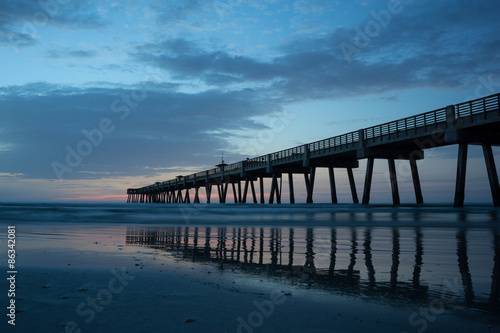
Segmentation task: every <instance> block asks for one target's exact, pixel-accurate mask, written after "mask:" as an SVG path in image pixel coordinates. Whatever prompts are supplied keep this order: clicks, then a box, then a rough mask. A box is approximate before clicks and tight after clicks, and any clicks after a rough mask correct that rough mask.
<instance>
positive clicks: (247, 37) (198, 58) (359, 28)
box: [0, 0, 500, 202]
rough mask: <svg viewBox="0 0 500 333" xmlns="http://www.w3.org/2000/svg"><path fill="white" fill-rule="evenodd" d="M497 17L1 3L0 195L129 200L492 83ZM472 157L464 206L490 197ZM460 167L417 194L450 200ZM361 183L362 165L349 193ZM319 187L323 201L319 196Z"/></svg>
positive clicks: (61, 1)
mask: <svg viewBox="0 0 500 333" xmlns="http://www.w3.org/2000/svg"><path fill="white" fill-rule="evenodd" d="M498 9H500V4H499V3H498V2H497V1H410V0H404V1H370V0H361V1H331V0H330V1H320V0H316V1H306V0H297V1H278V0H269V1H243V0H241V1H225V0H223V1H210V0H206V1H195V0H192V1H159V0H158V1H132V0H130V1H127V0H125V1H119V2H118V1H70V0H41V1H27V0H17V1H5V0H4V1H1V2H0V69H1V73H2V75H0V201H61V200H73V201H85V200H89V201H94V200H123V194H124V192H125V190H126V188H128V187H136V186H143V185H146V184H149V183H152V182H155V181H159V180H167V179H171V178H173V177H174V176H176V175H178V174H188V173H191V172H196V171H200V170H204V169H206V168H211V167H212V166H213V165H215V164H216V163H218V162H219V161H220V156H221V154H222V153H224V158H225V160H226V161H227V162H236V161H239V160H242V159H245V158H246V157H253V156H258V155H262V154H266V153H268V152H272V151H276V150H280V149H285V148H288V147H291V146H296V145H300V144H303V143H307V142H311V141H316V140H319V139H323V138H327V137H331V136H336V135H339V134H343V133H345V132H349V131H353V130H357V129H359V128H363V127H368V126H372V125H376V124H379V123H383V122H386V121H390V120H394V119H398V118H402V117H405V116H409V115H412V114H417V113H422V112H426V111H430V110H433V109H436V108H440V107H443V106H446V105H449V104H456V103H459V102H462V101H464V100H468V99H473V98H478V97H483V96H486V95H490V94H493V93H497V92H499V91H500V66H499V65H498V64H499V60H500V59H499V58H500V52H499V51H500V40H499V39H500V37H499V36H500V26H499V25H498V23H497V16H498ZM495 152H498V151H497V150H496V149H495ZM76 155H78V156H76ZM480 157H481V152H480V151H479V150H476V149H471V156H470V165H469V169H468V174H467V177H468V184H467V193H468V194H467V197H466V201H470V202H471V201H489V200H490V197H489V193H488V187H487V186H488V185H487V179H486V177H485V175H486V173H485V170H483V169H484V167H483V165H482V164H484V163H483V161H482V160H481V159H480ZM455 161H456V147H449V148H442V149H440V150H436V151H435V152H430V151H429V152H427V155H426V159H425V160H424V161H420V162H419V166H420V171H421V178H422V182H423V191H424V199H426V201H427V202H432V201H451V200H452V199H453V193H452V190H453V182H454V174H455V167H456V166H455V164H456V162H455ZM377 162H378V161H377ZM497 164H498V163H497ZM404 168H405V165H403V164H401V166H400V169H401V170H400V171H401V172H402V176H401V177H400V180H401V183H402V184H401V191H402V199H403V201H406V202H412V201H413V200H414V199H413V198H412V196H411V188H410V187H409V181H408V180H407V179H406V178H405V175H404ZM386 169H387V167H386V163H382V162H378V163H376V170H375V175H374V182H375V183H374V187H373V191H374V193H378V192H380V193H379V195H378V196H377V194H374V195H373V196H372V198H374V200H376V198H380V201H386V202H389V201H390V198H389V197H390V193H388V191H387V188H386V187H387V186H388V185H387V184H388V181H387V179H386V176H385V174H386ZM363 175H364V162H363V161H362V162H361V167H360V168H359V169H358V170H356V174H355V176H356V181H357V183H358V186H359V192H360V193H361V186H362V182H363V180H364V176H363ZM338 178H339V179H338V180H337V183H338V184H339V187H340V188H343V186H346V184H347V182H346V180H345V175H344V173H343V171H339V172H338ZM325 179H326V178H325V175H324V173H323V172H320V173H319V177H318V180H319V181H318V191H317V193H316V196H317V200H316V201H326V200H327V197H328V195H327V192H328V190H327V187H326V185H325V183H326V182H325ZM345 193H346V196H345V197H343V196H342V195H340V197H341V199H342V198H346V199H345V201H346V202H348V196H349V194H348V192H345ZM443 198H445V199H443Z"/></svg>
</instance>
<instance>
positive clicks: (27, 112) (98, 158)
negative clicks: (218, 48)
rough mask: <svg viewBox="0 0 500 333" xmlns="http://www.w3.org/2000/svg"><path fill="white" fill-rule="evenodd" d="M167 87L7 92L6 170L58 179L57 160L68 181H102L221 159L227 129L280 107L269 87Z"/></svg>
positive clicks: (3, 98)
mask: <svg viewBox="0 0 500 333" xmlns="http://www.w3.org/2000/svg"><path fill="white" fill-rule="evenodd" d="M145 84H146V83H145ZM164 86H165V85H163V84H159V85H155V84H153V83H148V85H147V86H141V85H138V86H133V87H122V88H111V87H108V88H88V89H85V88H73V87H68V86H52V85H48V84H31V85H26V86H13V87H6V88H2V89H0V108H1V109H2V124H1V125H0V142H1V143H2V144H3V145H8V146H9V147H10V148H9V149H8V150H1V151H0V155H1V158H0V171H1V172H2V173H5V174H7V173H11V174H14V173H22V174H23V175H24V176H25V177H26V178H38V179H55V178H58V177H57V173H56V172H55V171H54V162H57V163H56V165H57V167H58V168H59V169H58V170H62V172H61V173H60V174H62V175H63V177H62V178H64V179H79V178H86V179H91V178H94V179H95V178H100V177H102V175H106V177H109V176H110V175H113V176H119V175H128V176H131V175H132V176H133V175H136V176H138V175H146V174H148V175H150V174H151V170H152V169H154V168H165V167H172V166H184V167H186V166H192V165H198V164H199V161H200V160H204V161H210V160H213V162H214V164H215V163H216V162H218V159H219V154H220V151H221V150H224V149H225V148H227V147H228V142H227V137H225V136H224V134H225V133H227V132H228V131H234V130H237V131H241V130H245V129H248V130H252V129H260V128H262V125H261V124H259V123H257V122H254V121H252V120H250V118H251V117H252V116H255V115H265V114H270V113H273V112H276V111H278V110H279V108H280V106H279V105H278V104H276V103H274V102H272V100H270V99H268V98H267V97H266V92H265V91H260V92H259V91H253V90H251V89H245V90H240V91H228V92H221V91H205V92H200V93H195V94H186V93H180V92H176V91H174V90H170V91H169V90H165V89H164ZM23 90H24V91H23ZM21 91H23V93H20V94H19V92H21ZM103 122H104V123H103ZM103 124H104V125H103ZM75 152H76V153H78V154H77V155H78V156H75V155H76V153H75ZM68 155H70V156H69V157H68ZM200 156H202V157H200ZM203 156H204V157H203ZM233 158H235V159H236V158H241V156H238V155H233ZM68 159H69V162H68ZM146 166H148V168H146ZM61 167H62V169H61ZM66 167H69V168H66ZM69 169H71V170H69ZM69 171H71V172H69Z"/></svg>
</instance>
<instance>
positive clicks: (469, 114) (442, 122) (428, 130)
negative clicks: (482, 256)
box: [127, 94, 500, 207]
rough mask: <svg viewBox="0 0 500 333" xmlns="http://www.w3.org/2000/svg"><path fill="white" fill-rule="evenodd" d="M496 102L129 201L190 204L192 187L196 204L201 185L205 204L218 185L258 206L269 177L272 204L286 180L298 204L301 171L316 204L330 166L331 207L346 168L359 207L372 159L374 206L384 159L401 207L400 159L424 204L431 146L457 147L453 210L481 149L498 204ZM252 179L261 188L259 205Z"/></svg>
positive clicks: (136, 192)
mask: <svg viewBox="0 0 500 333" xmlns="http://www.w3.org/2000/svg"><path fill="white" fill-rule="evenodd" d="M499 105H500V94H495V95H491V96H488V97H484V98H479V99H476V100H472V101H468V102H464V103H460V104H456V105H450V106H447V107H444V108H441V109H437V110H434V111H430V112H426V113H422V114H418V115H415V116H411V117H407V118H403V119H399V120H395V121H391V122H388V123H384V124H381V125H376V126H372V127H368V128H364V129H360V130H358V131H354V132H350V133H346V134H342V135H339V136H335V137H332V138H328V139H324V140H320V141H316V142H312V143H308V144H304V145H301V146H298V147H293V148H289V149H285V150H281V151H278V152H274V153H270V154H266V155H263V156H259V157H254V158H249V159H246V160H244V161H240V162H237V163H232V164H226V163H221V164H219V165H217V167H216V168H214V169H210V170H206V171H202V172H198V173H195V174H191V175H187V176H178V177H177V178H176V179H172V180H169V181H164V182H156V183H155V184H152V185H148V186H144V187H140V188H129V189H128V190H127V194H128V197H127V202H131V203H139V202H140V203H191V196H190V190H194V200H193V202H194V203H200V188H204V189H205V197H206V202H207V203H210V201H211V195H212V187H213V186H216V187H217V194H218V199H219V203H226V198H227V193H228V188H229V185H230V184H231V187H232V192H233V198H234V202H235V203H246V202H247V199H248V198H247V197H248V195H249V191H250V194H251V200H252V202H253V203H258V202H260V203H265V202H266V200H265V194H264V192H265V190H264V179H265V178H267V179H271V188H270V192H269V195H268V202H269V203H270V204H273V203H274V202H276V203H278V204H279V203H281V201H282V195H281V193H282V186H281V184H282V179H283V176H284V175H285V176H286V175H288V184H289V202H290V203H292V204H293V203H295V188H294V183H293V175H294V174H302V175H303V176H304V182H305V190H306V193H307V197H306V203H313V192H314V182H315V175H316V169H317V168H328V174H329V183H330V194H331V202H332V203H333V204H335V203H337V202H338V199H337V190H336V183H335V172H334V170H335V169H336V168H341V169H346V171H347V175H348V179H349V185H350V189H351V195H352V200H353V202H354V203H359V199H358V193H357V191H356V186H355V182H354V176H353V169H354V168H358V167H359V160H361V159H367V167H366V175H365V181H364V189H363V196H362V203H363V204H369V203H370V192H371V184H372V175H373V168H374V163H375V160H376V159H384V160H387V163H388V169H389V175H390V177H389V178H390V184H391V186H390V191H391V193H392V201H393V204H394V205H399V204H400V196H399V189H398V181H397V173H396V167H395V160H407V161H408V162H409V166H410V170H411V175H412V180H413V188H414V192H415V201H416V203H417V204H422V203H423V202H424V198H423V196H422V189H421V185H420V177H419V172H418V168H417V163H416V161H417V160H420V159H423V158H424V150H426V149H432V148H437V147H442V146H449V145H458V158H457V160H458V161H457V174H456V184H455V197H454V206H455V207H462V206H463V205H464V197H465V175H466V169H467V153H468V147H469V145H480V146H482V149H483V154H484V161H485V163H486V170H487V175H488V180H489V184H490V190H491V195H492V199H493V204H494V205H495V206H500V186H499V182H498V175H497V171H496V167H495V160H494V156H493V151H492V146H496V145H500V109H499ZM255 182H258V183H259V190H260V198H259V200H258V198H257V193H256V189H255V187H256V186H255V184H254V183H255ZM242 183H243V186H242Z"/></svg>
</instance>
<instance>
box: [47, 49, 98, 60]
mask: <svg viewBox="0 0 500 333" xmlns="http://www.w3.org/2000/svg"><path fill="white" fill-rule="evenodd" d="M96 55H97V52H96V51H95V50H78V49H73V48H60V49H52V50H48V51H47V55H46V57H47V58H51V59H62V58H93V57H95V56H96Z"/></svg>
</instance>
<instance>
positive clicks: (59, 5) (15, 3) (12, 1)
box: [0, 0, 106, 47]
mask: <svg viewBox="0 0 500 333" xmlns="http://www.w3.org/2000/svg"><path fill="white" fill-rule="evenodd" d="M105 25H106V23H105V21H104V20H103V19H102V18H101V15H99V12H98V9H97V7H96V6H95V3H94V1H92V0H82V1H56V0H54V1H50V0H48V1H31V0H4V1H1V2H0V45H11V46H13V47H24V46H30V45H34V44H36V42H37V38H38V37H37V36H38V34H39V32H40V30H41V29H43V28H45V27H46V26H57V27H63V28H69V29H81V28H85V29H89V28H90V29H95V28H101V27H103V26H105Z"/></svg>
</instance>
